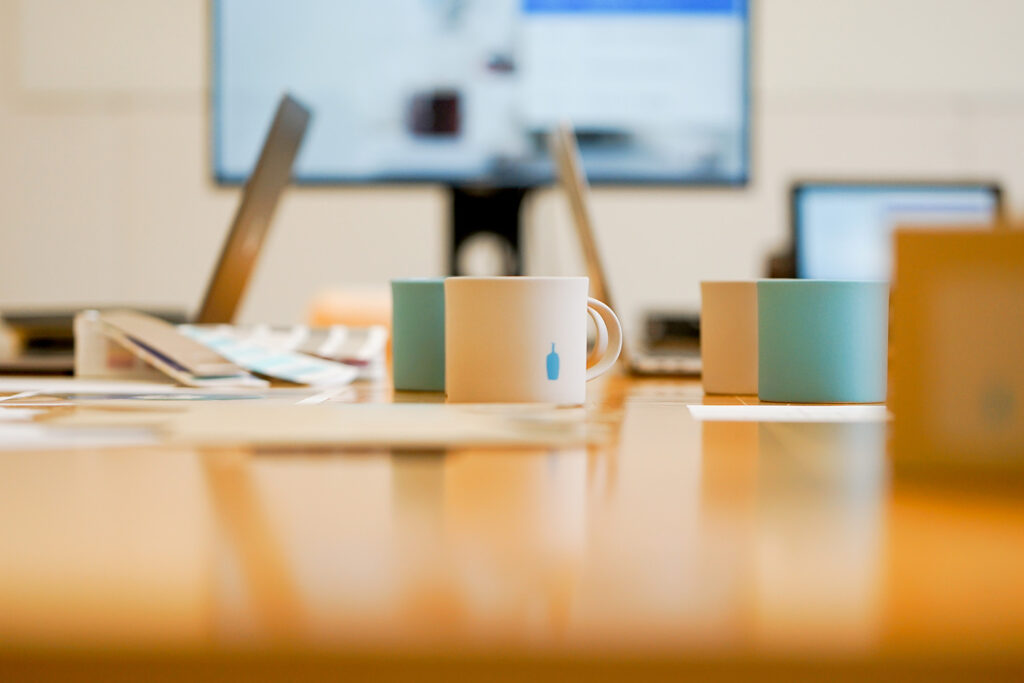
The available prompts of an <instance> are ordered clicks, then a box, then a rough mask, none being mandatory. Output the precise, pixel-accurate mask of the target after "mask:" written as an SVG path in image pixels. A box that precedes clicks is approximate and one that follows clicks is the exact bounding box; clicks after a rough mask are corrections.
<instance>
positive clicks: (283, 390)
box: [0, 377, 316, 401]
mask: <svg viewBox="0 0 1024 683" xmlns="http://www.w3.org/2000/svg"><path fill="white" fill-rule="evenodd" d="M28 392H34V393H36V394H40V395H44V396H68V395H72V396H87V395H91V396H96V397H123V398H153V397H161V396H165V397H167V398H169V399H185V398H190V397H206V398H218V397H232V396H235V397H238V396H245V397H249V396H252V397H266V396H282V397H283V396H286V395H294V396H296V397H300V398H301V397H305V396H309V395H311V394H313V393H316V390H314V389H310V388H308V387H274V388H259V389H252V388H242V387H217V388H197V387H183V386H180V385H177V384H164V383H161V382H144V381H138V380H93V379H80V378H77V377H0V398H2V397H3V395H4V394H13V393H28ZM6 399H7V400H9V401H14V400H16V399H15V397H14V396H7V397H6Z"/></svg>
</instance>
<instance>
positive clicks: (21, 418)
mask: <svg viewBox="0 0 1024 683" xmlns="http://www.w3.org/2000/svg"><path fill="white" fill-rule="evenodd" d="M42 412H43V411H42V410H33V409H32V408H5V407H3V406H0V422H27V421H29V420H31V419H32V418H34V417H35V416H36V415H38V414H40V413H42Z"/></svg>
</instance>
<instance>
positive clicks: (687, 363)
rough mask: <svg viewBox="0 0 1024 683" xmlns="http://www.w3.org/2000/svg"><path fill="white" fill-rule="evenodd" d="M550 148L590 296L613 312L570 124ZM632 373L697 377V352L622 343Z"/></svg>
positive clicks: (558, 131)
mask: <svg viewBox="0 0 1024 683" xmlns="http://www.w3.org/2000/svg"><path fill="white" fill-rule="evenodd" d="M549 146H550V151H551V154H552V156H553V157H554V160H555V166H556V168H557V172H558V180H559V183H560V184H561V186H562V188H563V189H564V190H565V193H566V196H567V197H568V198H569V208H570V210H571V212H572V220H573V225H574V226H575V228H576V236H577V238H578V239H579V242H580V247H581V249H582V251H583V259H584V262H585V263H586V268H587V276H588V277H589V278H590V293H591V295H592V296H594V297H595V298H597V299H599V300H601V301H603V302H605V303H606V304H608V305H609V306H610V307H611V308H612V309H613V310H614V309H615V303H614V300H613V299H614V296H613V295H612V292H611V289H610V285H609V283H608V278H607V277H606V276H605V270H604V261H603V260H602V259H601V252H600V250H599V249H598V245H597V239H596V237H595V235H594V227H593V226H594V222H593V212H592V211H591V209H590V197H589V194H590V189H589V184H588V183H587V177H586V174H585V173H584V171H583V164H582V162H581V161H580V152H579V147H578V146H577V144H576V134H575V132H574V131H573V129H572V126H571V125H569V124H562V125H560V126H559V127H557V128H556V129H555V130H554V132H553V133H552V134H551V138H550V140H549ZM620 357H621V358H622V359H623V361H624V362H625V364H626V367H628V368H629V370H630V371H631V372H633V373H634V374H637V375H651V376H661V375H664V376H696V375H699V374H700V370H701V362H700V349H699V348H692V349H691V348H687V349H671V350H666V351H658V352H651V351H646V350H641V351H635V350H634V349H633V348H632V345H631V344H627V343H626V342H625V340H624V341H623V344H622V354H621V356H620Z"/></svg>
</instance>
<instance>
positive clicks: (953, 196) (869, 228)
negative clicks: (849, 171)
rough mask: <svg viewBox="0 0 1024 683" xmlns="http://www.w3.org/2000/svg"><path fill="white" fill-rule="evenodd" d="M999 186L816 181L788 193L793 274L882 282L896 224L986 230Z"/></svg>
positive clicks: (998, 204)
mask: <svg viewBox="0 0 1024 683" xmlns="http://www.w3.org/2000/svg"><path fill="white" fill-rule="evenodd" d="M1002 211H1003V206H1002V190H1001V188H1000V187H999V185H998V184H997V183H994V182H978V181H928V180H920V181H918V180H901V181H881V180H880V181H850V180H816V181H802V182H797V183H795V184H794V185H793V188H792V191H791V194H790V224H791V230H792V245H793V247H792V248H793V252H792V258H793V263H794V268H795V272H794V273H793V275H795V277H798V278H814V279H823V280H888V279H889V278H890V277H891V274H892V259H893V256H892V241H893V231H894V230H895V228H897V227H899V226H908V225H910V226H919V227H928V228H943V227H947V228H959V229H962V228H963V227H964V226H976V227H977V228H979V229H983V230H984V229H990V228H991V226H992V225H993V224H994V223H996V222H997V221H998V220H999V219H1000V218H1001V216H1002Z"/></svg>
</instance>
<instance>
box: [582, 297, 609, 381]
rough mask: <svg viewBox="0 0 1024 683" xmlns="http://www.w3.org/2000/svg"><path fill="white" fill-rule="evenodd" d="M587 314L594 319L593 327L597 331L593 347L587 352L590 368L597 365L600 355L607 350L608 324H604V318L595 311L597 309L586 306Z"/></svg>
mask: <svg viewBox="0 0 1024 683" xmlns="http://www.w3.org/2000/svg"><path fill="white" fill-rule="evenodd" d="M587 315H588V316H590V319H591V320H592V321H594V329H595V330H596V331H597V335H596V336H595V338H594V348H592V349H591V350H590V353H589V354H587V367H588V368H592V367H594V366H595V365H597V363H598V361H599V360H600V359H601V356H603V355H604V352H605V351H607V350H608V326H607V325H605V324H604V318H602V317H601V314H600V313H598V312H597V309H594V308H590V307H589V306H588V307H587Z"/></svg>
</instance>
